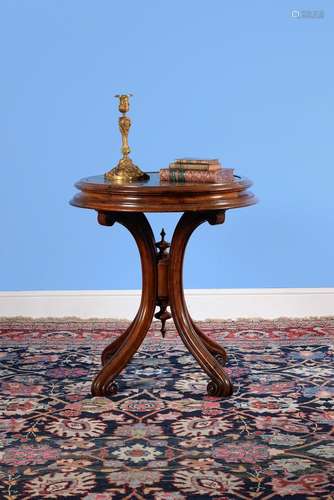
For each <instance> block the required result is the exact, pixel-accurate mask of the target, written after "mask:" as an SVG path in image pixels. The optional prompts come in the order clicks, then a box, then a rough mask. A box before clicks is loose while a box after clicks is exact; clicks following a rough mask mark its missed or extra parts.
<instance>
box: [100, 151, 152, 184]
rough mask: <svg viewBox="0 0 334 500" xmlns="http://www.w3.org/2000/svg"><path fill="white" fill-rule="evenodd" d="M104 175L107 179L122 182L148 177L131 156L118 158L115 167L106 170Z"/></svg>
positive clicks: (141, 179)
mask: <svg viewBox="0 0 334 500" xmlns="http://www.w3.org/2000/svg"><path fill="white" fill-rule="evenodd" d="M104 177H105V178H106V179H107V180H108V181H113V182H123V183H124V182H134V181H147V180H148V179H149V178H150V176H149V175H148V174H146V173H145V172H143V171H142V170H140V168H139V167H137V165H135V164H134V163H133V162H132V160H131V158H128V157H126V158H122V159H121V160H119V162H118V164H117V165H116V167H114V168H113V169H111V170H109V172H106V173H105V174H104Z"/></svg>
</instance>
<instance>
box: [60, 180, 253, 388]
mask: <svg viewBox="0 0 334 500" xmlns="http://www.w3.org/2000/svg"><path fill="white" fill-rule="evenodd" d="M149 175H150V180H149V181H146V182H135V183H131V184H130V183H129V184H116V183H115V184H113V183H111V182H110V181H107V180H105V179H104V176H102V175H101V176H95V177H88V178H85V179H82V180H80V181H79V182H77V183H76V184H75V186H76V187H77V188H78V189H79V190H80V192H79V193H78V194H76V195H75V196H74V198H73V199H72V200H71V202H70V203H71V204H72V205H74V206H76V207H81V208H90V209H94V210H96V211H97V212H98V222H99V223H100V224H102V225H104V226H112V225H113V224H114V223H115V222H118V223H119V224H122V225H123V226H125V227H126V228H127V229H128V230H129V231H130V233H131V234H132V236H133V237H134V239H135V241H136V243H137V246H138V250H139V253H140V258H141V266H142V296H141V302H140V306H139V309H138V312H137V314H136V316H135V318H134V320H133V321H132V323H131V324H130V326H129V327H128V328H127V330H126V331H125V332H124V333H123V334H122V335H120V336H119V337H118V338H117V339H116V340H114V341H113V342H112V343H111V344H110V345H108V346H107V347H106V348H105V349H104V351H103V353H102V369H101V371H100V372H99V373H98V375H97V376H96V377H95V379H94V381H93V383H92V394H93V396H106V397H108V396H111V395H112V394H115V393H116V392H117V385H116V382H115V378H116V377H117V376H118V374H119V373H120V372H121V371H122V370H123V368H124V367H125V366H126V365H127V363H128V362H129V361H130V359H131V358H132V357H133V355H134V354H135V353H136V351H137V350H138V349H139V347H140V345H141V343H142V342H143V340H144V338H145V335H146V333H147V331H148V329H149V327H150V325H151V322H152V319H153V315H154V313H155V309H156V306H159V308H160V310H159V312H158V313H156V315H155V317H156V318H158V319H160V320H161V322H162V328H161V331H162V334H163V335H164V333H165V321H166V320H167V319H168V318H170V317H171V316H172V317H173V320H174V323H175V326H176V328H177V331H178V333H179V335H180V337H181V339H182V341H183V342H184V344H185V346H186V348H187V349H188V350H189V351H190V352H191V354H192V355H193V356H194V357H195V359H196V360H197V361H198V363H199V364H200V365H201V367H202V368H203V370H204V371H205V372H206V373H207V374H208V376H209V377H210V379H211V380H210V382H209V384H208V386H207V391H208V394H209V395H211V396H230V395H231V394H232V392H233V387H232V383H231V381H230V379H229V377H228V375H227V374H226V372H225V371H224V368H223V366H224V364H225V362H226V352H225V349H224V348H223V347H221V346H220V345H218V344H217V343H216V342H214V341H213V340H211V339H209V338H208V337H207V336H206V335H205V334H204V333H203V332H202V331H201V330H200V329H199V328H198V326H196V324H195V323H194V321H193V319H192V318H191V316H190V314H189V311H188V309H187V306H186V302H185V298H184V292H183V284H182V267H183V258H184V253H185V248H186V245H187V242H188V240H189V238H190V236H191V234H192V233H193V231H194V230H195V229H196V228H197V227H198V226H199V225H200V224H202V223H204V222H208V223H209V224H222V223H223V222H224V220H225V211H226V210H227V209H230V208H239V207H246V206H249V205H253V204H254V203H256V198H255V196H254V195H253V194H252V193H250V192H249V191H247V188H248V187H249V186H250V185H251V182H250V181H249V180H247V179H244V178H240V177H238V176H235V177H234V180H233V182H228V183H226V182H225V183H221V184H219V183H218V184H182V183H168V182H163V183H162V182H161V183H160V180H159V174H158V173H157V172H149ZM144 212H184V213H183V215H182V216H181V218H180V220H179V222H178V224H177V226H176V228H175V231H174V234H173V238H172V241H171V243H170V244H169V243H168V242H166V241H165V239H164V236H165V234H164V232H163V231H162V233H161V236H162V238H161V241H160V242H158V243H156V242H155V238H154V235H153V232H152V229H151V226H150V224H149V222H148V220H147V218H146V216H145V215H144ZM168 306H169V307H170V310H171V315H170V314H169V312H168V311H167V307H168Z"/></svg>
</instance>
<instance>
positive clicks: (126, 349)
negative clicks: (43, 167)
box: [92, 212, 157, 396]
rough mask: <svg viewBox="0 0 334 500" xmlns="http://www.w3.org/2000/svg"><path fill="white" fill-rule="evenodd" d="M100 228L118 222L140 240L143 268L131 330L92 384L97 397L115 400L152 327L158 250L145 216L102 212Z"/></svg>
mask: <svg viewBox="0 0 334 500" xmlns="http://www.w3.org/2000/svg"><path fill="white" fill-rule="evenodd" d="M98 220H99V222H100V224H103V225H108V226H111V225H112V224H113V223H114V222H118V223H120V224H122V225H123V226H125V227H126V228H127V229H128V230H129V231H130V233H131V234H132V235H133V237H134V239H135V240H136V243H137V246H138V249H139V253H140V259H141V265H142V296H141V302H140V306H139V310H138V313H137V315H136V317H135V319H134V321H133V322H132V323H131V325H130V326H129V328H128V329H127V330H126V331H125V332H124V333H123V334H122V335H121V336H120V337H119V338H118V339H116V340H115V341H114V342H113V343H112V344H110V346H108V347H106V348H105V350H104V352H103V355H102V360H103V362H104V363H105V364H104V366H103V368H102V369H101V371H100V372H99V373H98V374H97V376H96V377H95V379H94V381H93V384H92V395H93V396H112V395H113V394H115V393H116V392H117V385H116V382H115V378H116V377H117V375H118V374H119V373H120V372H121V371H122V369H123V368H124V367H125V366H126V365H127V364H128V362H129V361H130V359H131V358H132V356H133V355H134V354H135V352H136V351H137V350H138V348H139V347H140V345H141V343H142V341H143V340H144V337H145V335H146V333H147V331H148V329H149V327H150V325H151V322H152V318H153V313H154V310H155V301H156V293H157V272H156V263H155V262H156V249H155V246H154V243H155V242H154V236H153V233H152V229H151V227H150V225H149V222H148V220H147V219H146V217H145V215H144V214H143V213H138V212H134V213H129V212H126V213H120V212H119V213H112V212H99V215H98Z"/></svg>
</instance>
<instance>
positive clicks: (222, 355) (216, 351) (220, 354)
mask: <svg viewBox="0 0 334 500" xmlns="http://www.w3.org/2000/svg"><path fill="white" fill-rule="evenodd" d="M188 314H189V312H188ZM190 319H191V323H192V325H193V328H194V330H195V332H196V333H197V335H198V336H199V337H200V338H201V340H202V342H203V344H204V345H205V346H206V348H207V350H208V351H209V352H210V353H211V354H212V355H213V356H214V357H215V358H216V360H217V361H219V363H220V364H221V365H223V366H224V365H225V364H226V361H227V353H226V351H225V349H224V347H222V346H221V345H219V344H217V342H215V341H214V340H212V339H210V338H209V337H207V336H206V335H205V333H204V332H202V330H201V329H200V328H199V327H198V326H197V325H196V323H195V322H194V320H193V319H192V318H190Z"/></svg>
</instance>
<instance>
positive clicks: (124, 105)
mask: <svg viewBox="0 0 334 500" xmlns="http://www.w3.org/2000/svg"><path fill="white" fill-rule="evenodd" d="M131 95H132V94H121V95H116V96H115V97H118V98H119V106H118V109H119V111H120V112H121V113H122V116H120V117H119V119H118V124H119V129H120V132H121V135H122V148H121V152H122V158H121V159H120V160H119V162H118V164H117V165H116V167H114V168H113V169H112V170H109V172H107V173H106V174H104V176H105V178H106V179H107V180H110V181H113V182H124V183H126V182H133V181H146V180H148V179H149V178H150V176H149V175H147V174H146V173H145V172H143V171H142V170H140V168H139V167H137V165H135V164H134V163H133V162H132V160H131V158H129V153H130V151H131V150H130V147H129V143H128V135H129V130H130V127H131V120H130V118H129V117H128V116H126V113H127V112H128V111H129V97H131Z"/></svg>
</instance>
